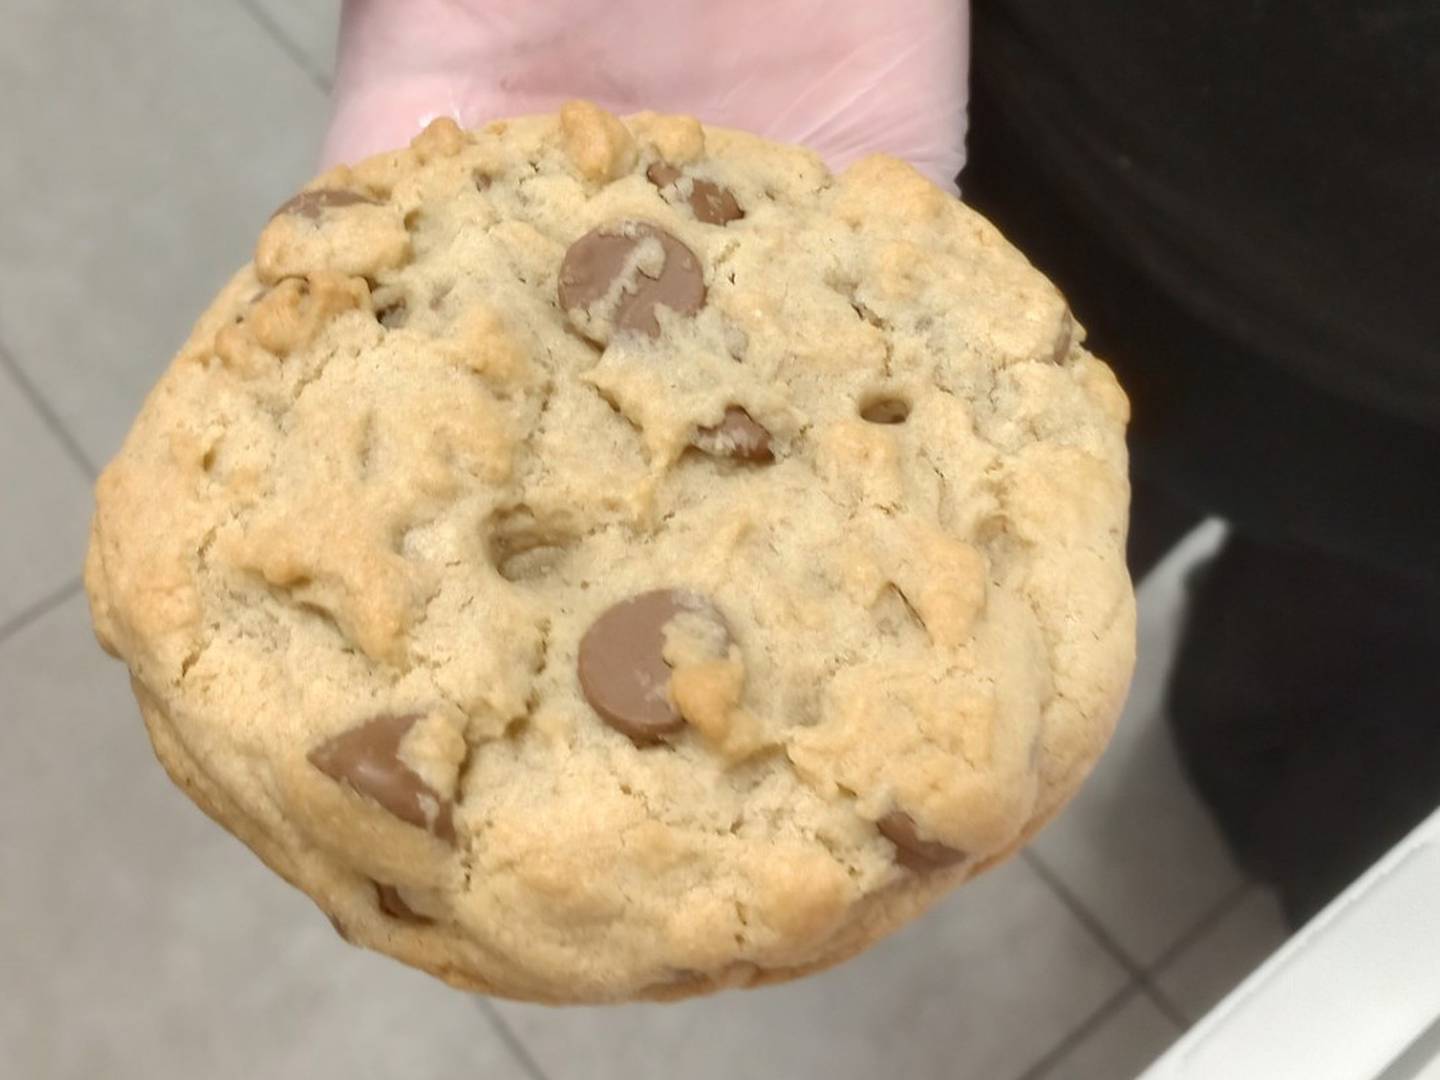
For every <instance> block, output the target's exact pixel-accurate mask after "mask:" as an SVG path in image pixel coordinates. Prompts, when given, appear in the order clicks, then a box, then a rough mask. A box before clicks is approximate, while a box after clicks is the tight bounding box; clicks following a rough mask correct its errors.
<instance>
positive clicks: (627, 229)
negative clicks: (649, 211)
mask: <svg viewBox="0 0 1440 1080" xmlns="http://www.w3.org/2000/svg"><path fill="white" fill-rule="evenodd" d="M647 240H656V241H658V242H659V244H660V249H661V255H662V261H661V264H660V266H659V267H654V266H645V265H643V260H641V265H632V259H631V256H632V255H633V254H634V253H635V249H636V248H638V247H640V245H641V244H643V243H645V242H646V241H647ZM617 282H618V283H619V284H620V287H621V288H620V294H619V297H618V299H616V301H615V308H614V311H613V313H612V315H611V321H612V322H613V324H614V327H615V329H616V330H630V331H636V332H638V333H642V334H648V335H649V336H650V337H658V336H659V335H660V322H659V320H658V319H657V318H656V317H655V309H656V308H657V307H662V306H663V307H668V308H670V309H671V310H672V311H675V312H678V313H679V314H681V315H694V314H695V313H696V312H697V311H699V310H700V309H701V308H702V307H704V306H705V274H704V272H703V271H702V270H701V269H700V260H699V259H697V258H696V257H695V253H694V252H693V251H691V250H690V249H689V248H688V247H686V246H685V245H684V244H682V243H681V242H680V241H679V240H677V239H675V237H673V236H671V235H670V234H669V233H668V232H666V231H665V230H664V229H661V228H659V227H658V226H655V225H651V224H649V223H648V222H644V221H621V222H615V223H613V224H610V225H602V226H600V227H599V228H597V229H592V230H591V231H590V232H588V233H586V234H585V235H584V236H582V237H581V238H580V239H579V240H576V241H575V243H573V244H571V245H570V249H569V250H568V251H566V252H565V260H564V261H563V262H562V263H561V264H560V286H559V299H560V307H561V308H563V309H564V310H565V311H566V312H572V311H576V310H579V311H582V312H586V311H588V310H589V309H590V307H591V305H593V304H595V303H596V301H598V300H601V299H603V298H605V297H606V296H607V295H608V294H610V292H611V289H612V287H613V286H615V285H616V284H617ZM580 329H581V330H582V331H583V330H584V329H585V328H584V327H583V326H582V327H580ZM591 332H592V333H593V330H592V331H591ZM600 344H604V342H603V341H602V342H600Z"/></svg>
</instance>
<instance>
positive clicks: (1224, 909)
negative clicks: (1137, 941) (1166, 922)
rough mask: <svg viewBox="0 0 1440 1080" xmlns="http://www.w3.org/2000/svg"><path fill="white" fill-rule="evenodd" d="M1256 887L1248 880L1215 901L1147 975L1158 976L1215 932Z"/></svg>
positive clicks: (1156, 959) (1160, 957)
mask: <svg viewBox="0 0 1440 1080" xmlns="http://www.w3.org/2000/svg"><path fill="white" fill-rule="evenodd" d="M1254 885H1255V883H1254V882H1253V881H1251V880H1250V879H1249V878H1246V879H1245V880H1244V881H1242V882H1240V884H1238V885H1236V886H1235V887H1234V888H1233V889H1231V890H1230V891H1229V892H1228V893H1226V894H1225V895H1224V896H1222V897H1221V898H1220V899H1219V900H1217V901H1215V903H1214V905H1213V906H1212V907H1211V908H1210V910H1208V911H1206V912H1205V913H1204V914H1202V915H1201V916H1200V917H1199V918H1198V919H1196V920H1195V922H1194V923H1193V924H1191V926H1190V928H1189V929H1188V930H1186V931H1184V933H1182V934H1181V935H1180V936H1179V937H1177V938H1176V939H1175V941H1174V942H1172V943H1171V945H1170V946H1169V947H1168V948H1166V949H1165V951H1164V952H1162V953H1161V954H1160V955H1159V956H1157V957H1156V958H1155V959H1154V960H1152V961H1150V964H1149V965H1148V966H1147V967H1146V968H1145V974H1146V975H1158V974H1159V973H1160V969H1161V968H1164V967H1166V966H1167V965H1169V964H1170V962H1171V961H1173V960H1175V959H1176V957H1178V956H1179V955H1180V954H1181V953H1182V952H1184V951H1185V950H1186V949H1188V948H1189V947H1190V946H1191V945H1194V944H1195V943H1196V942H1197V941H1199V940H1200V939H1201V938H1202V937H1204V936H1205V934H1206V933H1207V932H1208V931H1210V930H1213V929H1214V928H1215V926H1216V924H1217V923H1219V922H1220V920H1221V919H1223V918H1224V917H1225V916H1226V915H1228V914H1230V912H1231V911H1233V910H1234V909H1235V908H1237V907H1239V905H1240V901H1241V900H1243V899H1244V898H1245V895H1246V893H1248V892H1249V891H1250V890H1251V889H1252V888H1254Z"/></svg>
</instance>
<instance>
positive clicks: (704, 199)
mask: <svg viewBox="0 0 1440 1080" xmlns="http://www.w3.org/2000/svg"><path fill="white" fill-rule="evenodd" d="M683 175H684V174H683V173H682V172H681V171H680V170H679V169H677V168H676V167H675V166H674V165H671V164H670V163H669V162H666V161H657V162H656V163H655V164H654V165H651V166H650V167H649V168H648V169H646V170H645V178H646V179H647V180H649V181H650V183H652V184H654V185H655V186H656V187H657V188H664V187H669V186H670V185H671V184H673V183H675V181H676V180H679V179H680V177H681V176H683ZM690 212H691V213H693V214H694V215H695V218H696V220H698V221H703V222H705V224H707V225H728V224H730V222H732V221H739V220H740V219H741V218H743V217H744V216H745V211H744V210H741V209H740V204H739V203H738V202H736V201H735V196H734V194H733V193H732V192H731V191H730V189H729V188H723V187H721V186H720V185H719V184H717V183H715V182H714V181H711V180H692V181H690Z"/></svg>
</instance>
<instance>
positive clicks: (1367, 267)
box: [962, 0, 1440, 428]
mask: <svg viewBox="0 0 1440 1080" xmlns="http://www.w3.org/2000/svg"><path fill="white" fill-rule="evenodd" d="M973 14H974V30H973V60H972V64H973V76H972V77H973V84H974V92H975V94H976V95H977V96H979V97H982V98H983V99H985V100H986V101H988V102H990V103H992V104H993V107H994V109H995V110H996V112H997V113H1000V114H1002V115H1003V118H1004V123H1005V125H1006V126H1007V128H1008V129H1010V130H1011V131H1013V132H1014V133H1016V137H1017V138H1019V139H1021V140H1023V141H1024V143H1025V144H1026V146H1027V151H1028V153H1029V154H1030V155H1031V159H1032V160H1034V161H1037V162H1041V163H1043V166H1042V167H1043V169H1044V170H1045V171H1046V172H1047V173H1048V174H1049V181H1050V183H1051V186H1052V188H1053V189H1054V190H1055V191H1058V192H1063V193H1064V197H1065V199H1066V200H1068V201H1069V202H1070V204H1071V205H1070V210H1071V212H1072V213H1075V214H1077V215H1080V216H1082V217H1083V218H1084V219H1085V220H1086V221H1087V222H1089V223H1090V224H1091V225H1093V226H1094V227H1095V229H1096V230H1097V232H1101V231H1103V233H1104V234H1105V235H1106V236H1107V238H1108V241H1109V242H1110V243H1111V244H1112V245H1114V246H1115V248H1116V249H1117V251H1119V252H1120V253H1121V255H1122V256H1123V257H1124V258H1126V259H1127V260H1129V261H1130V262H1131V263H1133V264H1134V265H1135V266H1137V267H1139V268H1141V269H1142V271H1143V273H1144V274H1145V275H1146V276H1147V277H1148V278H1149V279H1150V280H1152V281H1154V282H1156V283H1157V284H1158V285H1159V286H1160V287H1162V288H1164V289H1165V291H1166V292H1167V293H1168V294H1169V295H1170V296H1172V297H1174V298H1175V299H1176V300H1177V302H1179V303H1181V304H1183V305H1184V307H1185V308H1186V309H1187V310H1189V311H1190V312H1192V313H1194V314H1195V315H1196V316H1197V317H1199V318H1202V319H1204V320H1205V321H1206V323H1207V325H1210V326H1213V327H1215V328H1216V329H1217V331H1219V332H1222V333H1224V334H1227V335H1229V336H1231V337H1232V338H1233V339H1235V340H1236V341H1238V342H1241V343H1243V345H1244V346H1245V347H1246V348H1247V349H1249V350H1251V351H1253V352H1254V353H1256V354H1257V355H1260V356H1263V357H1266V358H1267V359H1271V360H1273V361H1274V362H1275V363H1276V364H1277V365H1279V366H1280V367H1281V368H1282V369H1285V370H1288V371H1290V372H1291V373H1292V374H1297V375H1299V376H1301V377H1302V378H1303V379H1305V380H1307V381H1308V382H1310V383H1313V384H1314V385H1316V386H1318V387H1320V388H1322V389H1323V390H1325V391H1327V392H1330V393H1334V394H1337V395H1341V396H1344V397H1346V398H1349V399H1351V400H1355V401H1359V402H1362V403H1364V404H1366V405H1369V406H1373V407H1376V408H1378V409H1381V410H1384V411H1386V412H1389V413H1392V414H1394V415H1398V416H1406V417H1409V418H1412V419H1415V420H1418V421H1420V422H1421V423H1422V424H1424V425H1426V426H1429V427H1433V428H1440V0H1383V2H1366V0H1311V2H1309V3H1304V4H1300V3H1292V2H1282V0H1134V2H1124V0H974V13H973ZM962 187H963V176H962Z"/></svg>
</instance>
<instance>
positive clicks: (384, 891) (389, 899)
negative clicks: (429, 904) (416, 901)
mask: <svg viewBox="0 0 1440 1080" xmlns="http://www.w3.org/2000/svg"><path fill="white" fill-rule="evenodd" d="M375 901H376V903H378V904H379V905H380V910H381V911H383V912H384V913H385V914H386V915H389V916H390V917H391V918H392V919H400V920H402V921H404V922H413V923H421V924H425V923H432V922H434V921H435V920H434V919H432V918H429V917H428V916H426V915H421V914H420V913H419V912H418V911H415V910H414V909H413V908H411V907H410V905H409V904H407V903H405V899H404V897H402V896H401V895H400V890H399V889H397V888H395V886H394V885H382V884H380V882H378V881H377V882H375Z"/></svg>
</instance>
